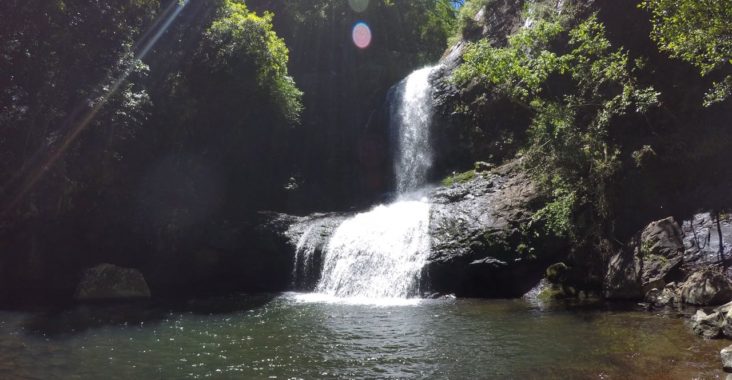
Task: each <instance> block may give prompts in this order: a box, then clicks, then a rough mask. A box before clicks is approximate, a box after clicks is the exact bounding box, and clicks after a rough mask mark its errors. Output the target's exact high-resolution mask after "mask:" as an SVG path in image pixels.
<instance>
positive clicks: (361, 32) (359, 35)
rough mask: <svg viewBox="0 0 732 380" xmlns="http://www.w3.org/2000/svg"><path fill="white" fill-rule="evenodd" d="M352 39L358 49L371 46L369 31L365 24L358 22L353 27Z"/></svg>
mask: <svg viewBox="0 0 732 380" xmlns="http://www.w3.org/2000/svg"><path fill="white" fill-rule="evenodd" d="M352 37H353V43H354V44H355V45H356V46H357V47H358V48H359V49H366V48H367V47H369V45H370V44H371V29H370V28H369V26H368V25H366V23H365V22H359V23H357V24H356V25H355V26H354V27H353V33H352Z"/></svg>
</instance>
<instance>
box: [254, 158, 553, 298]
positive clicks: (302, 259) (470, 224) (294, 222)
mask: <svg viewBox="0 0 732 380" xmlns="http://www.w3.org/2000/svg"><path fill="white" fill-rule="evenodd" d="M485 169H486V168H484V170H482V171H480V170H478V171H474V172H472V173H470V175H468V176H464V177H461V178H462V179H461V180H459V181H454V183H453V184H451V185H450V186H440V187H436V188H434V189H432V190H431V191H429V193H428V197H429V199H430V202H431V204H432V206H431V212H430V222H429V233H430V240H431V254H430V256H429V259H428V263H427V265H426V266H425V268H424V271H423V273H422V283H421V286H420V289H422V291H423V292H424V293H428V294H433V293H440V294H448V293H449V294H455V295H457V296H463V297H513V296H520V295H522V294H524V293H525V292H526V291H527V290H529V289H530V288H531V287H532V286H534V285H535V284H536V283H537V282H539V280H540V279H541V278H542V277H543V275H544V270H545V268H546V267H547V265H548V264H551V263H552V262H554V261H556V260H557V258H558V257H559V256H560V255H561V254H562V253H563V252H565V250H564V245H563V244H562V243H561V241H559V240H556V239H551V238H546V237H542V238H541V239H540V240H537V238H536V237H535V236H537V235H538V234H534V233H533V232H535V227H532V224H531V223H530V221H531V215H532V214H533V213H534V211H535V210H536V207H537V206H539V205H540V204H541V202H540V200H539V194H538V192H537V191H536V188H535V186H534V184H533V183H532V181H531V180H530V179H529V177H528V176H527V175H526V174H525V173H524V172H523V171H522V170H521V163H520V161H514V162H511V163H509V164H506V165H503V166H500V167H498V168H495V169H492V170H485ZM261 215H262V219H263V222H262V224H261V226H260V228H259V232H260V234H259V235H260V236H259V239H258V240H259V243H258V244H256V246H257V247H259V248H260V249H262V252H261V253H260V254H262V255H275V254H277V255H282V252H283V251H285V252H287V254H289V255H290V257H291V262H292V263H293V266H292V267H290V268H289V271H290V272H289V273H292V274H293V279H294V281H293V286H294V287H295V288H296V289H300V290H310V289H312V288H313V287H314V285H315V282H316V281H317V279H318V276H319V274H320V266H321V262H322V255H323V252H324V250H325V247H326V245H327V242H328V240H329V238H330V236H331V235H332V234H333V233H334V231H335V230H336V228H338V226H339V225H340V223H341V222H342V221H343V220H345V219H346V218H348V217H350V216H353V215H354V213H326V214H312V215H309V216H302V217H298V216H291V215H285V214H277V213H262V214H261ZM540 235H541V236H544V235H546V234H540Z"/></svg>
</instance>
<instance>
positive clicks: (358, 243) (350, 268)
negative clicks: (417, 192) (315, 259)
mask: <svg viewBox="0 0 732 380" xmlns="http://www.w3.org/2000/svg"><path fill="white" fill-rule="evenodd" d="M429 216H430V205H429V203H427V202H426V201H422V200H416V201H415V200H405V201H398V202H395V203H392V204H390V205H386V206H384V205H380V206H377V207H375V208H374V209H372V210H371V211H368V212H364V213H361V214H358V215H356V216H354V217H353V218H351V219H348V220H346V221H344V222H343V224H341V225H340V226H339V227H338V229H337V230H336V231H335V233H334V234H333V236H332V237H331V238H330V241H329V242H328V246H327V249H326V252H325V257H324V262H323V272H322V275H321V279H320V282H319V283H318V286H317V288H316V291H318V292H321V293H325V294H332V295H337V296H339V297H367V298H380V297H387V298H389V297H391V298H394V297H398V298H403V297H407V296H410V295H415V294H416V293H417V291H418V290H419V277H420V276H419V274H420V271H421V269H422V267H423V266H424V264H425V262H426V260H427V256H428V255H429V248H430V246H429V244H430V241H429V234H428V228H429Z"/></svg>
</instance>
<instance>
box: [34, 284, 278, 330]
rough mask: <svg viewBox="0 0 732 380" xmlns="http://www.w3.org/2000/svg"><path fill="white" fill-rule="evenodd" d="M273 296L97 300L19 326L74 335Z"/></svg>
mask: <svg viewBox="0 0 732 380" xmlns="http://www.w3.org/2000/svg"><path fill="white" fill-rule="evenodd" d="M276 297H277V295H276V294H257V295H249V294H231V295H226V296H213V297H201V298H193V299H163V300H145V301H127V302H111V301H107V302H97V303H92V304H81V305H76V306H73V307H69V308H64V309H57V310H53V311H46V312H42V313H37V314H33V315H31V316H30V317H28V319H27V320H25V321H24V322H23V323H22V326H23V328H24V331H25V332H26V333H27V334H31V335H39V336H44V337H49V336H51V337H53V336H63V335H74V334H80V333H83V332H85V331H87V330H91V329H97V328H104V327H108V326H134V325H141V324H155V323H160V322H162V321H164V320H166V319H167V318H169V317H170V316H171V315H173V314H198V315H214V314H229V313H237V312H242V311H249V310H255V309H258V308H261V307H263V306H266V305H267V304H268V303H269V302H270V301H272V300H273V299H274V298H276Z"/></svg>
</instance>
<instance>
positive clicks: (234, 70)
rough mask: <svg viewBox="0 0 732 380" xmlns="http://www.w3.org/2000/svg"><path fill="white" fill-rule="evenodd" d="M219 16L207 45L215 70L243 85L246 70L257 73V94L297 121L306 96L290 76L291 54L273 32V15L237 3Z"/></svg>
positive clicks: (227, 5) (247, 75) (231, 1)
mask: <svg viewBox="0 0 732 380" xmlns="http://www.w3.org/2000/svg"><path fill="white" fill-rule="evenodd" d="M219 12H220V14H219V16H218V18H217V19H216V20H215V21H214V22H213V24H211V27H210V28H209V29H208V30H207V31H206V34H205V40H204V43H203V49H204V54H206V55H207V61H208V62H209V65H210V66H211V69H212V70H213V71H215V72H224V73H226V74H227V75H229V76H230V77H231V78H232V79H233V80H241V81H247V80H249V78H250V74H251V73H250V72H247V71H246V70H247V69H253V70H254V71H255V72H256V85H257V87H258V90H257V91H258V92H260V91H261V92H262V93H268V94H269V96H270V97H272V98H273V100H274V102H275V103H276V104H277V106H278V107H279V110H280V112H282V114H283V115H284V117H285V119H287V120H288V121H291V122H295V121H297V119H298V118H299V116H300V112H301V111H302V104H301V102H300V99H301V97H302V92H301V91H300V90H299V89H298V88H297V87H296V86H295V82H294V80H293V79H292V78H291V77H290V76H288V74H287V60H288V53H289V52H288V49H287V46H286V45H285V42H284V41H283V40H282V39H281V38H279V37H278V36H277V34H276V33H275V32H274V31H273V30H272V14H271V13H265V14H264V15H262V16H258V15H256V14H255V13H253V12H250V11H249V10H248V9H247V7H246V5H245V4H244V3H241V2H238V1H234V0H225V1H224V3H223V5H222V7H221V8H220V11H219Z"/></svg>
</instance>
